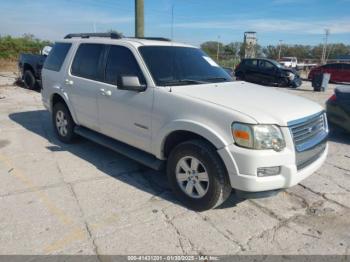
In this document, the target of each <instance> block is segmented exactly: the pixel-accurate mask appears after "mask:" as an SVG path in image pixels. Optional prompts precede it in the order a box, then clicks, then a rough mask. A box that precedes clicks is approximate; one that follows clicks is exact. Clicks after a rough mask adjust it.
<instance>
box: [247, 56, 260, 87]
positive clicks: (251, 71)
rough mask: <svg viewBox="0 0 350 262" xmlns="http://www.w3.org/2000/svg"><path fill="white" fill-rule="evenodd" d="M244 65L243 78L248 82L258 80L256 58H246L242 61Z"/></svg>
mask: <svg viewBox="0 0 350 262" xmlns="http://www.w3.org/2000/svg"><path fill="white" fill-rule="evenodd" d="M244 67H245V79H246V80H247V81H249V82H256V81H257V80H258V76H257V75H258V73H259V69H258V60H257V59H247V60H245V63H244Z"/></svg>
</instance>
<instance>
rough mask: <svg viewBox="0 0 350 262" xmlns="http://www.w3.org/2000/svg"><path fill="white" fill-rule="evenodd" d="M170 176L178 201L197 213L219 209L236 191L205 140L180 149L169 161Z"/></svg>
mask: <svg viewBox="0 0 350 262" xmlns="http://www.w3.org/2000/svg"><path fill="white" fill-rule="evenodd" d="M167 175H168V180H169V183H170V186H171V187H172V189H173V191H174V193H175V195H176V196H177V197H178V199H180V200H181V202H182V203H184V205H186V206H187V207H188V208H190V209H192V210H196V211H204V210H208V209H211V208H215V207H217V206H219V205H220V204H222V203H223V202H224V201H225V200H226V199H227V198H228V197H229V196H230V193H231V191H232V188H231V186H230V183H229V180H228V175H227V171H226V168H225V166H224V164H223V162H222V160H221V159H220V157H219V155H218V154H217V152H216V150H215V148H213V146H212V145H211V144H209V143H207V142H206V141H203V140H190V141H186V142H183V143H181V144H179V145H178V146H176V147H175V148H174V149H173V150H172V151H171V153H170V156H169V158H168V163H167Z"/></svg>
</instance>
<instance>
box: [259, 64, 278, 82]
mask: <svg viewBox="0 0 350 262" xmlns="http://www.w3.org/2000/svg"><path fill="white" fill-rule="evenodd" d="M259 69H260V70H259V82H260V83H262V84H273V83H276V78H277V77H276V73H277V67H276V66H274V65H273V64H272V63H271V62H269V61H266V60H259Z"/></svg>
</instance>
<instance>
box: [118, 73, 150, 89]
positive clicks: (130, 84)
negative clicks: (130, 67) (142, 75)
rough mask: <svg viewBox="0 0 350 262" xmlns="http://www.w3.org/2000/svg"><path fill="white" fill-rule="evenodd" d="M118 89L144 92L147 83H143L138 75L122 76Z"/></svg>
mask: <svg viewBox="0 0 350 262" xmlns="http://www.w3.org/2000/svg"><path fill="white" fill-rule="evenodd" d="M118 89H121V90H130V91H135V92H143V91H145V90H146V85H141V83H140V80H139V78H138V77H137V76H122V77H121V82H120V85H118Z"/></svg>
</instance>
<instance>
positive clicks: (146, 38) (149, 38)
mask: <svg viewBox="0 0 350 262" xmlns="http://www.w3.org/2000/svg"><path fill="white" fill-rule="evenodd" d="M128 38H133V39H144V40H156V41H166V42H171V39H169V38H165V37H128Z"/></svg>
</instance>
